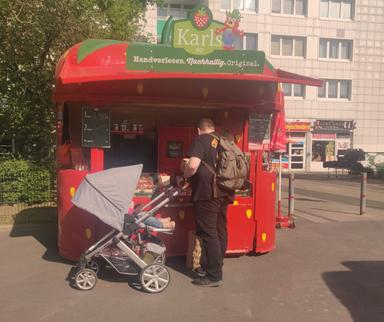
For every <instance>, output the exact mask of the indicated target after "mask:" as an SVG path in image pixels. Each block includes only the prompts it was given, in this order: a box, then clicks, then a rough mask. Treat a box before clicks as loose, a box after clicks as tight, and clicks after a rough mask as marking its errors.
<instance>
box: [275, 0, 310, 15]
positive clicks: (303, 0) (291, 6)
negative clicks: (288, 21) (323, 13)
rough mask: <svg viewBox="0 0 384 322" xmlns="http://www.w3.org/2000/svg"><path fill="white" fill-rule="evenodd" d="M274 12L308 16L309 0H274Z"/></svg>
mask: <svg viewBox="0 0 384 322" xmlns="http://www.w3.org/2000/svg"><path fill="white" fill-rule="evenodd" d="M272 13H279V14H284V15H296V16H306V15H307V0H272Z"/></svg>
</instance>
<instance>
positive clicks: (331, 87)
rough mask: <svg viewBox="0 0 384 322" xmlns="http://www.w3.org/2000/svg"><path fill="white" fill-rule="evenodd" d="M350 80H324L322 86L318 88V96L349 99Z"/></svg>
mask: <svg viewBox="0 0 384 322" xmlns="http://www.w3.org/2000/svg"><path fill="white" fill-rule="evenodd" d="M351 88H352V81H350V80H336V79H328V80H324V83H323V86H322V87H320V88H319V90H318V97H319V98H332V99H341V100H349V101H350V100H351Z"/></svg>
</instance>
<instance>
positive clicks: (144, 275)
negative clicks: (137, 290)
mask: <svg viewBox="0 0 384 322" xmlns="http://www.w3.org/2000/svg"><path fill="white" fill-rule="evenodd" d="M170 280H171V276H170V274H169V271H168V269H167V268H166V267H165V266H164V265H162V264H156V263H154V264H150V265H148V266H146V267H145V268H144V269H143V270H142V271H141V273H140V283H141V286H142V287H143V289H144V290H145V291H147V292H149V293H160V292H162V291H164V290H165V289H166V288H167V286H168V284H169V282H170Z"/></svg>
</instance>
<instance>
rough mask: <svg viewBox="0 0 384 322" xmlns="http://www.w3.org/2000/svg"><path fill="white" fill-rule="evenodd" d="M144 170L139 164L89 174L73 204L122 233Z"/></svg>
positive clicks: (77, 192) (73, 199)
mask: <svg viewBox="0 0 384 322" xmlns="http://www.w3.org/2000/svg"><path fill="white" fill-rule="evenodd" d="M142 169H143V165H142V164H137V165H132V166H127V167H120V168H112V169H108V170H105V171H101V172H97V173H93V174H87V175H86V176H85V178H84V180H83V181H82V182H81V184H80V186H79V188H78V189H77V191H76V194H75V195H74V197H73V198H72V203H73V204H74V205H75V206H77V207H79V208H81V209H83V210H85V211H88V212H90V213H91V214H93V215H95V216H96V217H97V218H99V219H100V220H101V221H102V222H104V223H105V224H107V225H110V226H111V227H113V228H115V229H117V230H119V231H122V230H123V225H124V215H125V214H126V213H127V211H128V207H129V206H130V203H131V200H132V197H133V194H134V193H135V190H136V186H137V182H138V181H139V178H140V175H141V171H142Z"/></svg>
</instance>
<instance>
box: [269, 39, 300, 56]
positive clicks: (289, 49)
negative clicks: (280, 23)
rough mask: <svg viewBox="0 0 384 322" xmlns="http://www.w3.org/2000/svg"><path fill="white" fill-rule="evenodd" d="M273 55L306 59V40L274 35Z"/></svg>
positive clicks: (272, 40)
mask: <svg viewBox="0 0 384 322" xmlns="http://www.w3.org/2000/svg"><path fill="white" fill-rule="evenodd" d="M271 42H272V46H271V54H272V55H277V56H294V57H305V43H306V41H305V38H304V37H290V36H277V35H272V38H271Z"/></svg>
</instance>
